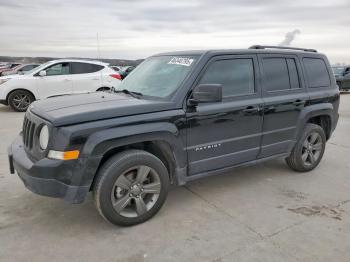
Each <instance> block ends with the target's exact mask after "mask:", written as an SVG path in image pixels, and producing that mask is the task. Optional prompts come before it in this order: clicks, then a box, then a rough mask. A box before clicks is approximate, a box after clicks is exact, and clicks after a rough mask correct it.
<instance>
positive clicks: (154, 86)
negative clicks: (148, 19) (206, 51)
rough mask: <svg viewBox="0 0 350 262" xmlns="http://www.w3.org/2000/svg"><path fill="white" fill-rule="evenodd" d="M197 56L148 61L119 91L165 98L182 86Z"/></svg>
mask: <svg viewBox="0 0 350 262" xmlns="http://www.w3.org/2000/svg"><path fill="white" fill-rule="evenodd" d="M197 58H198V57H197V56H157V57H151V58H148V59H146V60H145V61H144V62H143V63H141V64H140V65H139V66H138V67H136V68H135V70H133V71H132V72H131V73H130V74H129V75H128V77H126V78H125V79H124V80H123V81H122V82H121V84H120V85H119V86H118V89H120V90H123V89H127V90H128V91H131V92H138V93H141V94H142V95H146V96H153V97H160V98H165V97H168V96H170V95H171V94H172V93H174V92H175V90H176V89H177V88H178V87H179V86H180V84H181V83H182V81H183V80H184V79H185V77H186V76H187V74H188V73H189V72H190V70H191V68H192V67H193V66H194V64H195V63H196V61H197Z"/></svg>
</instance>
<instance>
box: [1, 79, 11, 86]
mask: <svg viewBox="0 0 350 262" xmlns="http://www.w3.org/2000/svg"><path fill="white" fill-rule="evenodd" d="M9 80H10V79H8V78H5V79H0V85H1V84H3V83H5V82H7V81H9Z"/></svg>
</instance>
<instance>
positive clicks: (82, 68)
mask: <svg viewBox="0 0 350 262" xmlns="http://www.w3.org/2000/svg"><path fill="white" fill-rule="evenodd" d="M71 64H72V74H86V73H94V72H97V71H100V70H101V69H102V68H103V66H101V65H95V64H88V63H79V62H74V63H71Z"/></svg>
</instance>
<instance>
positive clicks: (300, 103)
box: [293, 100, 305, 106]
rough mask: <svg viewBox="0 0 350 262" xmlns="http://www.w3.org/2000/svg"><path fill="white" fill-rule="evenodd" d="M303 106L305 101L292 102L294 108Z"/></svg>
mask: <svg viewBox="0 0 350 262" xmlns="http://www.w3.org/2000/svg"><path fill="white" fill-rule="evenodd" d="M303 104H305V101H303V100H296V101H294V102H293V105H296V106H300V105H303Z"/></svg>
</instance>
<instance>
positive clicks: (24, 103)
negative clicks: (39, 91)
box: [8, 90, 35, 112]
mask: <svg viewBox="0 0 350 262" xmlns="http://www.w3.org/2000/svg"><path fill="white" fill-rule="evenodd" d="M34 100H35V99H34V97H33V95H32V94H31V93H29V92H28V91H26V90H16V91H13V92H12V93H11V94H10V95H9V97H8V104H9V105H10V107H11V108H12V109H13V110H15V111H17V112H25V111H26V110H27V109H28V107H29V105H30V104H31V103H33V102H34Z"/></svg>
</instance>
